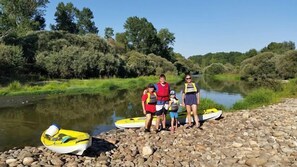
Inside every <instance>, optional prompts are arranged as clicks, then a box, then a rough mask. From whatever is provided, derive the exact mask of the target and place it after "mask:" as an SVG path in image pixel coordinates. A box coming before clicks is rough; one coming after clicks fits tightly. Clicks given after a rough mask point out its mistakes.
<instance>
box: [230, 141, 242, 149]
mask: <svg viewBox="0 0 297 167" xmlns="http://www.w3.org/2000/svg"><path fill="white" fill-rule="evenodd" d="M232 146H233V147H236V148H239V147H241V146H242V144H241V143H237V142H233V144H232Z"/></svg>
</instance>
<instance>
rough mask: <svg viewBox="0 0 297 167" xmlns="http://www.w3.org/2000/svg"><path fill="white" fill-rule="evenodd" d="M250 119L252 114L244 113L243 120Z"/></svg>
mask: <svg viewBox="0 0 297 167" xmlns="http://www.w3.org/2000/svg"><path fill="white" fill-rule="evenodd" d="M249 117H250V114H249V113H248V112H244V113H243V114H242V118H243V119H248V118H249Z"/></svg>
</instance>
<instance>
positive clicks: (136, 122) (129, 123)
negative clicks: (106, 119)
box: [115, 110, 223, 129]
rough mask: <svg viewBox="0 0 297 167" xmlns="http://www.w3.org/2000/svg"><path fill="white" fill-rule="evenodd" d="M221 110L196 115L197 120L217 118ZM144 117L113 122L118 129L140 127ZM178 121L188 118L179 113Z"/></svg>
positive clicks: (142, 124)
mask: <svg viewBox="0 0 297 167" xmlns="http://www.w3.org/2000/svg"><path fill="white" fill-rule="evenodd" d="M222 113H223V111H222V110H217V111H216V112H212V113H208V114H203V115H198V118H199V121H206V120H209V119H217V118H219V117H220V116H221V115H222ZM145 119H146V118H145V117H134V118H127V119H121V120H118V121H116V122H115V126H116V127H117V128H119V129H125V128H142V127H144V126H145ZM178 121H179V122H180V123H187V122H188V120H187V118H186V113H185V112H183V113H179V118H178ZM193 121H194V118H193V116H192V122H193ZM166 123H167V124H169V123H170V119H169V120H166ZM152 125H156V117H154V118H153V121H152Z"/></svg>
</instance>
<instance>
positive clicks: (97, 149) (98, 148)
mask: <svg viewBox="0 0 297 167" xmlns="http://www.w3.org/2000/svg"><path fill="white" fill-rule="evenodd" d="M114 148H115V145H114V144H112V143H110V142H108V141H106V140H103V139H98V138H94V137H93V138H92V145H91V146H90V147H89V148H88V149H87V150H86V151H85V152H84V154H83V155H84V156H89V157H96V156H99V155H100V154H101V153H102V152H106V151H110V150H112V149H114Z"/></svg>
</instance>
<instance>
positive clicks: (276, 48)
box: [261, 41, 295, 54]
mask: <svg viewBox="0 0 297 167" xmlns="http://www.w3.org/2000/svg"><path fill="white" fill-rule="evenodd" d="M289 50H295V43H294V42H292V41H289V42H287V41H284V42H282V43H277V42H271V43H270V44H269V45H268V46H267V47H265V48H263V49H262V50H261V52H273V53H279V54H282V53H285V52H286V51H289Z"/></svg>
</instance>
